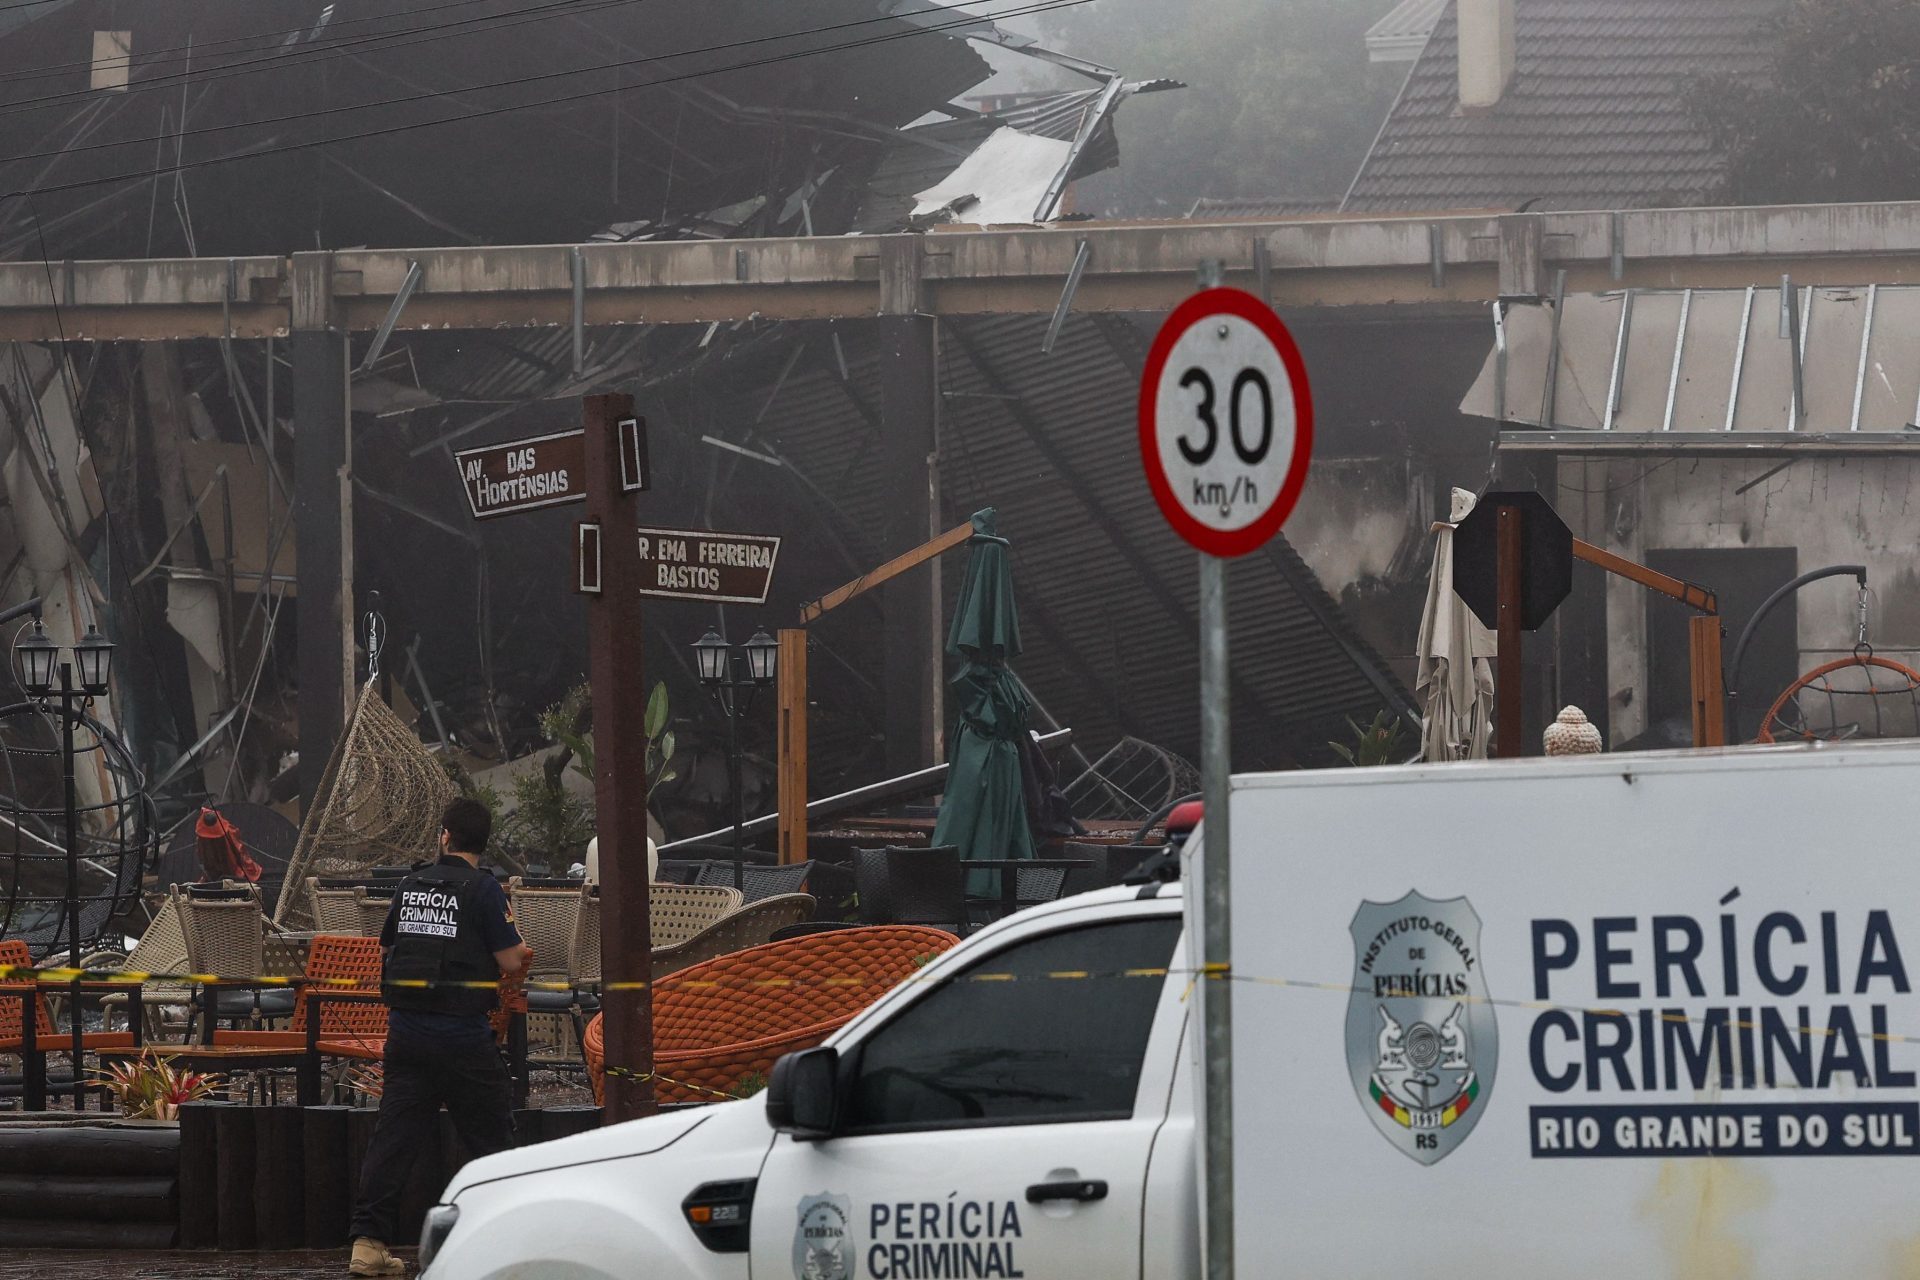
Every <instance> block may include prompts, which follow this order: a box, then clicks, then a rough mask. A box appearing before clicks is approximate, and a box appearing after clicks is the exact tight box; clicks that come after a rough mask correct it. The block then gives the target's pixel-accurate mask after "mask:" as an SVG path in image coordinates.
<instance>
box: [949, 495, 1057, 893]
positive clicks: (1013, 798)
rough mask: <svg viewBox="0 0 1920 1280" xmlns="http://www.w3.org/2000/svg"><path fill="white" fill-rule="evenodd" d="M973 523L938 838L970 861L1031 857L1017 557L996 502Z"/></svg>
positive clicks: (957, 620) (952, 643)
mask: <svg viewBox="0 0 1920 1280" xmlns="http://www.w3.org/2000/svg"><path fill="white" fill-rule="evenodd" d="M973 530H974V535H973V541H972V542H971V543H970V544H969V545H970V547H971V552H970V553H969V556H968V559H967V574H966V577H965V578H964V579H962V580H961V583H960V598H959V601H958V602H957V604H956V606H955V609H954V616H953V628H952V630H950V631H949V632H948V634H947V652H948V653H950V654H952V655H953V656H954V657H956V658H959V659H960V660H961V664H962V665H961V667H960V672H959V674H958V675H956V676H955V677H954V678H953V689H954V695H955V696H954V702H955V705H956V706H957V707H958V708H959V719H958V721H957V722H956V723H955V725H954V728H953V740H952V742H951V744H950V745H949V749H948V752H947V761H948V770H947V793H946V799H945V800H944V801H943V802H942V803H941V805H940V820H939V821H938V822H937V823H936V824H935V825H934V828H933V843H934V844H936V845H956V846H958V847H959V850H960V856H961V857H962V858H963V859H969V860H971V859H976V858H1031V857H1033V856H1034V851H1033V833H1032V831H1030V830H1029V829H1028V827H1027V808H1026V800H1025V798H1024V796H1023V794H1022V792H1021V787H1020V736H1021V735H1022V734H1024V733H1026V731H1027V699H1026V697H1025V695H1024V694H1022V693H1021V691H1020V684H1019V681H1017V680H1016V679H1015V678H1014V676H1013V673H1012V672H1010V671H1008V670H1007V660H1008V659H1009V658H1012V657H1015V656H1017V655H1018V654H1019V652H1020V618H1019V614H1018V612H1017V611H1016V610H1015V608H1014V604H1013V563H1012V559H1011V557H1010V555H1009V553H1008V550H1007V541H1006V539H1004V538H1000V537H996V536H995V535H994V513H993V508H991V507H989V508H987V509H986V510H985V511H980V512H976V513H975V514H974V517H973ZM990 878H991V877H989V876H987V875H985V874H983V873H975V876H974V879H975V880H988V879H990ZM973 891H974V892H976V893H980V894H990V893H992V892H993V887H992V886H991V885H987V884H976V885H974V886H973Z"/></svg>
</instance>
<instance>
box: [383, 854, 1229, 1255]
mask: <svg viewBox="0 0 1920 1280" xmlns="http://www.w3.org/2000/svg"><path fill="white" fill-rule="evenodd" d="M1180 908H1181V894H1180V886H1179V885H1178V884H1165V885H1151V886H1144V887H1133V888H1122V889H1112V890H1104V891H1102V892H1099V893H1091V894H1085V895H1082V896H1079V897H1075V898H1069V899H1066V900H1064V901H1061V902H1058V903H1053V904H1050V905H1048V906H1045V907H1042V908H1037V909H1034V910H1030V911H1026V912H1023V913H1021V914H1020V915H1018V916H1015V917H1013V918H1011V919H1009V920H1005V921H1002V922H1001V923H999V924H996V925H994V926H992V927H990V928H988V929H983V930H981V931H980V932H979V933H977V934H974V935H973V936H972V937H970V938H968V939H967V940H966V941H965V942H964V943H963V944H962V945H960V946H958V947H955V948H954V949H953V950H951V951H949V952H947V953H946V954H944V955H942V956H941V957H940V958H939V959H937V960H936V961H934V962H933V963H932V964H930V965H928V966H927V968H925V969H923V970H922V971H921V972H920V975H919V977H918V978H917V979H916V980H915V981H913V982H910V983H907V984H905V985H903V986H901V987H898V988H896V989H895V990H893V991H892V992H891V993H889V994H888V995H887V996H885V997H884V998H882V999H881V1000H879V1001H878V1002H877V1003H875V1004H874V1005H873V1006H871V1007H870V1008H868V1009H867V1010H866V1011H865V1012H863V1013H862V1014H861V1015H860V1016H859V1017H857V1018H855V1019H854V1020H853V1021H852V1022H851V1023H849V1024H848V1025H847V1026H846V1027H845V1028H843V1029H842V1030H841V1031H840V1032H839V1033H838V1034H836V1035H835V1036H834V1037H833V1038H832V1039H831V1040H829V1041H828V1042H827V1044H826V1046H825V1047H823V1048H819V1049H814V1050H810V1051H807V1052H805V1053H800V1054H794V1055H790V1056H789V1057H787V1058H785V1059H783V1060H782V1061H781V1063H780V1065H779V1067H778V1068H777V1069H776V1070H775V1072H774V1073H773V1079H772V1081H771V1083H770V1084H769V1086H768V1089H767V1092H766V1094H765V1096H763V1097H755V1098H749V1099H745V1100H742V1101H739V1102H726V1103H720V1104H717V1105H715V1106H711V1107H703V1108H700V1109H698V1110H690V1111H683V1112H678V1113H673V1114H667V1115H662V1116H657V1117H654V1118H652V1119H648V1120H639V1121H635V1122H633V1123H631V1124H625V1125H617V1126H614V1127H611V1128H607V1129H601V1130H597V1131H595V1132H593V1133H588V1134H583V1135H580V1136H578V1137H573V1138H567V1139H562V1140H560V1141H557V1142H549V1143H542V1144H540V1145H537V1146H531V1147H524V1148H521V1149H519V1150H516V1151H511V1152H507V1153H503V1154H501V1155H497V1156H493V1157H490V1158H488V1159H485V1160H478V1161H475V1162H473V1163H472V1164H469V1165H467V1166H466V1167H465V1168H464V1169H462V1170H461V1171H460V1173H459V1174H458V1175H457V1176H456V1177H455V1178H454V1180H453V1182H452V1184H451V1185H450V1186H448V1188H447V1191H446V1196H445V1199H446V1204H445V1205H443V1206H442V1207H440V1208H438V1209H436V1210H434V1211H433V1213H431V1214H430V1215H429V1217H428V1223H427V1228H426V1231H425V1235H424V1238H423V1241H422V1254H421V1256H422V1259H423V1261H425V1262H426V1263H427V1264H428V1274H429V1275H430V1276H432V1277H433V1280H443V1278H444V1280H507V1278H508V1277H514V1278H515V1280H532V1278H533V1277H539V1278H540V1280H630V1278H631V1277H639V1276H647V1277H670V1276H671V1277H681V1276H685V1277H689V1278H691V1277H700V1278H702V1280H707V1278H711V1280H721V1278H722V1277H738V1278H740V1280H744V1278H745V1277H747V1276H754V1277H768V1276H777V1277H781V1280H789V1278H791V1280H851V1278H852V1277H855V1276H864V1277H871V1280H935V1278H937V1277H953V1278H955V1280H958V1278H959V1277H970V1278H971V1277H988V1276H998V1277H1041V1276H1066V1275H1074V1276H1099V1277H1103V1278H1116V1280H1117V1278H1118V1277H1123V1276H1140V1275H1142V1274H1145V1275H1148V1276H1155V1277H1162V1276H1185V1275H1192V1274H1196V1273H1197V1267H1198V1258H1199V1242H1198V1238H1197V1234H1196V1228H1195V1226H1194V1224H1193V1221H1192V1215H1191V1214H1176V1215H1172V1219H1173V1220H1170V1221H1169V1222H1167V1223H1166V1224H1164V1225H1163V1226H1162V1227H1160V1228H1159V1229H1156V1230H1154V1231H1152V1232H1143V1231H1142V1222H1143V1212H1142V1209H1143V1206H1144V1205H1146V1204H1148V1203H1151V1202H1158V1203H1161V1204H1192V1203H1194V1198H1195V1190H1194V1176H1195V1175H1194V1155H1193V1135H1194V1123H1193V1090H1192V1089H1191V1088H1189V1087H1187V1085H1186V1075H1187V1069H1186V1065H1185V1064H1186V1057H1185V1055H1183V1054H1181V1053H1180V1051H1179V1049H1180V1043H1181V1040H1182V1037H1183V1036H1184V1035H1185V1033H1186V1029H1187V1024H1188V1018H1189V1014H1190V1013H1191V1011H1192V1009H1193V1005H1192V1003H1191V1002H1189V1001H1184V1000H1183V999H1182V997H1183V995H1185V994H1186V992H1185V986H1184V983H1183V981H1182V980H1180V979H1177V978H1176V979H1173V980H1169V979H1168V978H1167V977H1166V976H1165V974H1166V971H1167V970H1168V968H1169V967H1179V966H1180V965H1181V964H1182V961H1180V960H1179V959H1177V958H1176V952H1177V948H1178V943H1179V939H1180V931H1181V914H1180ZM1143 971H1144V972H1143ZM1067 975H1073V976H1067ZM1079 975H1085V976H1079Z"/></svg>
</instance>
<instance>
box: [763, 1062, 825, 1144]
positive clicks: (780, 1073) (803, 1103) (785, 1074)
mask: <svg viewBox="0 0 1920 1280" xmlns="http://www.w3.org/2000/svg"><path fill="white" fill-rule="evenodd" d="M839 1110H840V1051H839V1050H838V1049H802V1050H801V1051H800V1052H798V1053H789V1054H787V1055H786V1056H785V1057H783V1058H781V1059H780V1060H779V1061H778V1062H776V1063H774V1064H773V1075H772V1077H771V1078H770V1079H769V1080H768V1081H767V1123H768V1124H770V1125H772V1126H773V1127H774V1129H775V1130H777V1131H778V1132H780V1133H785V1134H791V1135H792V1136H793V1137H794V1138H796V1139H798V1140H799V1141H801V1142H811V1141H817V1140H819V1139H821V1138H831V1137H832V1136H833V1133H834V1125H835V1122H836V1121H838V1119H839Z"/></svg>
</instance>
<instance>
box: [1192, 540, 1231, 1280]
mask: <svg viewBox="0 0 1920 1280" xmlns="http://www.w3.org/2000/svg"><path fill="white" fill-rule="evenodd" d="M1229 728H1230V726H1229V721H1228V713H1227V562H1226V561H1225V560H1222V559H1221V558H1219V557H1218V556H1211V555H1208V554H1207V553H1206V552H1204V551H1203V552H1201V553H1200V777H1201V782H1200V790H1201V795H1202V798H1203V801H1204V813H1205V817H1204V819H1203V820H1202V825H1201V831H1202V833H1203V835H1204V838H1205V840H1206V862H1205V870H1204V874H1203V878H1202V883H1201V888H1200V892H1201V896H1202V900H1203V902H1204V903H1205V920H1206V936H1205V938H1204V939H1203V941H1202V944H1201V945H1202V957H1201V958H1202V962H1203V964H1204V966H1205V973H1206V982H1207V987H1206V991H1205V999H1204V1001H1203V1007H1204V1009H1205V1012H1206V1030H1205V1034H1206V1059H1205V1060H1206V1099H1207V1150H1206V1174H1207V1280H1232V1276H1233V983H1232V980H1231V979H1232V973H1233V968H1232V959H1231V957H1232V954H1233V947H1232V938H1233V920H1232V916H1231V906H1230V897H1231V895H1230V887H1231V884H1232V876H1231V865H1230V863H1229V861H1228V858H1229V854H1228V826H1227V821H1228V809H1227V805H1228V793H1229V791H1230V790H1231V777H1232V771H1233V765H1232V760H1231V755H1232V751H1231V747H1230V743H1229Z"/></svg>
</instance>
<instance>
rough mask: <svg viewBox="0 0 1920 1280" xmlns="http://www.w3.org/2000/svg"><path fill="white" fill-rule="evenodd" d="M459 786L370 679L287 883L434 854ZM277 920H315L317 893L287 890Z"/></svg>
mask: <svg viewBox="0 0 1920 1280" xmlns="http://www.w3.org/2000/svg"><path fill="white" fill-rule="evenodd" d="M453 794H454V787H453V782H452V780H451V779H449V778H448V777H447V774H446V771H445V770H444V769H442V768H441V767H440V763H439V761H438V760H436V759H435V758H434V757H433V755H432V753H431V752H429V751H428V750H427V749H426V747H425V746H423V745H421V742H420V739H419V738H418V737H417V736H415V734H414V732H413V730H411V729H409V728H408V727H407V726H406V725H405V724H404V723H402V722H401V720H400V717H399V716H396V715H395V714H393V711H392V710H391V709H390V708H389V707H388V706H387V704H386V703H384V702H382V701H380V698H379V696H378V695H377V694H375V693H374V690H373V682H372V681H368V682H367V683H366V684H365V685H363V686H361V689H360V696H359V699H358V700H357V701H356V702H355V703H354V706H353V714H352V715H351V716H349V717H348V719H347V727H346V731H345V732H344V733H342V734H341V735H340V741H339V742H337V743H335V744H334V748H333V755H332V756H331V757H330V758H329V759H328V760H327V769H326V773H325V774H324V775H322V777H321V779H320V790H319V791H318V793H317V794H316V795H315V797H314V804H313V808H312V809H311V810H309V811H308V813H307V815H306V821H305V822H304V823H303V824H302V825H301V827H300V841H299V843H298V844H296V845H295V846H294V849H293V857H292V858H291V859H290V860H289V862H288V864H287V872H286V878H285V883H286V884H292V885H299V884H304V883H306V879H307V877H308V876H366V875H368V874H369V873H371V872H372V870H373V868H375V867H379V866H407V865H411V864H412V863H415V862H419V861H422V860H424V859H426V858H429V857H432V856H433V855H434V854H435V852H436V850H435V849H434V837H435V836H436V835H438V834H439V831H440V814H441V811H442V810H443V809H445V808H446V805H447V801H449V800H451V799H452V798H453ZM273 921H274V923H275V924H278V925H282V926H284V927H286V928H304V927H307V926H309V925H310V924H311V923H312V904H311V898H310V896H309V895H307V894H303V893H282V894H281V895H280V901H279V903H278V904H277V905H276V906H275V908H274V913H273Z"/></svg>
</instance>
